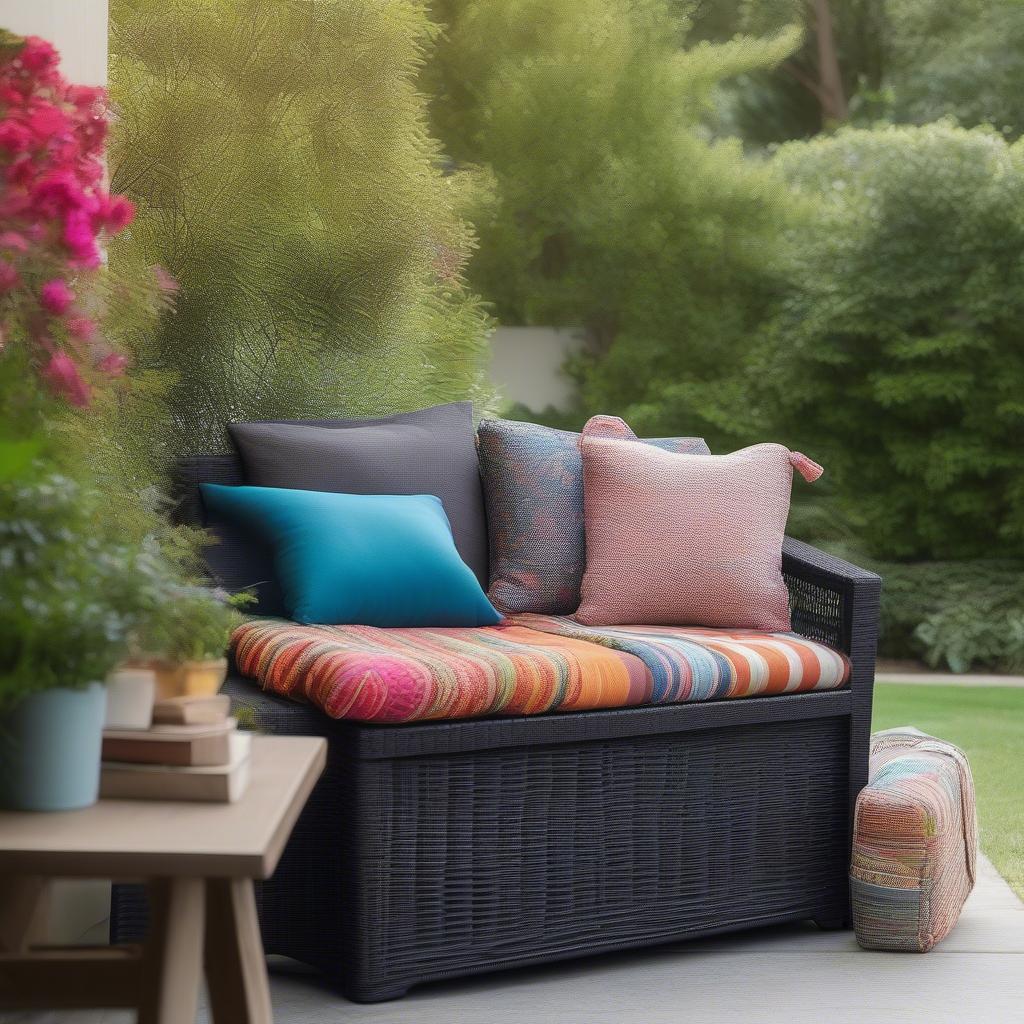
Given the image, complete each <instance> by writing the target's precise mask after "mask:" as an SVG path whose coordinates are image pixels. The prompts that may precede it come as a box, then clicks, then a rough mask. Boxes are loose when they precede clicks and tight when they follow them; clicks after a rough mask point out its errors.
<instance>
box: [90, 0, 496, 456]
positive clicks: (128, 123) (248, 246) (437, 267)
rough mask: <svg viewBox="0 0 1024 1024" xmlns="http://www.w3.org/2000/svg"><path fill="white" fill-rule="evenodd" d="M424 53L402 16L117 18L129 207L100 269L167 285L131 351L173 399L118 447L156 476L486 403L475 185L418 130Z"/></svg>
mask: <svg viewBox="0 0 1024 1024" xmlns="http://www.w3.org/2000/svg"><path fill="white" fill-rule="evenodd" d="M433 35H434V30H433V28H432V26H431V24H430V22H429V21H428V19H427V15H426V13H425V11H424V9H423V7H422V5H421V4H419V3H417V2H414V0H204V2H203V3H200V4H196V3H195V2H193V0H114V2H112V3H111V93H112V96H113V97H114V99H115V101H116V103H117V107H118V111H119V122H118V124H117V126H116V130H115V131H114V133H113V152H112V155H111V161H110V169H111V181H112V183H113V187H115V188H117V189H118V190H120V191H123V192H124V193H126V194H127V195H129V196H131V198H132V199H133V201H134V202H135V204H136V209H137V217H136V221H135V223H134V225H133V227H132V231H131V235H130V238H128V239H126V243H125V245H124V246H121V247H119V248H118V250H117V251H116V252H113V253H112V254H111V259H112V262H114V263H117V261H119V260H121V259H124V260H127V261H130V262H132V263H136V264H140V265H144V264H159V265H161V266H162V267H164V268H165V269H166V271H167V272H168V273H169V275H170V276H171V277H172V278H173V279H174V281H175V282H176V285H177V293H176V297H175V299H176V301H175V311H174V312H173V314H172V313H170V312H168V313H167V314H166V315H164V316H163V317H162V318H161V320H160V322H159V324H158V325H157V327H156V329H155V330H151V331H143V332H140V333H139V334H138V335H137V336H136V337H135V338H134V339H133V343H132V346H131V347H132V348H133V350H134V352H135V354H136V363H137V366H138V367H139V369H140V371H158V372H159V373H160V374H162V375H164V379H165V381H166V386H165V387H164V388H163V391H162V396H161V400H160V402H159V403H155V404H154V405H152V406H149V405H147V403H146V402H140V403H139V404H138V405H137V406H136V408H135V409H134V410H133V411H132V417H131V418H130V419H129V420H128V424H129V426H128V428H127V429H128V430H130V431H132V432H135V433H137V434H138V435H139V436H143V437H145V438H146V439H147V441H148V442H149V444H150V445H151V446H152V447H153V448H154V449H156V450H157V451H158V452H162V453H163V454H164V456H165V457H171V456H176V455H180V454H187V453H195V452H200V451H211V450H218V449H221V448H223V447H225V446H226V444H227V441H226V436H225V433H224V430H223V424H224V423H225V422H226V421H229V420H239V419H253V418H256V419H259V418H302V417H318V416H331V415H339V414H342V415H344V414H351V415H359V414H374V413H379V412H382V411H387V410H394V409H401V408H411V407H415V406H422V405H427V404H430V403H432V402H439V401H448V400H452V399H457V398H458V399H461V398H466V397H478V398H479V397H486V395H487V391H486V389H485V387H484V386H483V384H482V359H483V355H484V352H485V348H486V337H487V334H488V330H489V324H490V321H489V318H488V316H487V315H486V313H485V312H484V310H483V308H482V306H481V303H480V301H479V300H478V299H477V298H476V297H475V296H474V295H472V294H471V293H470V292H469V291H468V290H467V288H466V287H465V285H464V283H463V279H462V268H463V264H464V262H465V260H466V259H467V257H468V255H469V254H470V252H471V251H472V249H473V246H474V238H473V234H472V231H471V229H470V227H469V224H468V222H467V220H466V217H465V215H464V211H465V210H467V209H468V207H469V204H470V203H471V201H473V200H474V196H475V193H476V192H477V190H478V188H479V187H480V183H479V180H478V178H476V177H475V176H473V175H471V174H466V173H449V171H448V170H446V168H445V167H444V166H443V160H442V154H441V151H440V149H439V147H438V145H437V143H436V141H435V140H434V139H433V138H432V137H431V135H430V133H429V131H428V128H427V123H426V101H425V99H424V97H423V95H422V94H421V93H420V91H419V87H418V84H417V75H418V73H419V71H420V68H421V66H422V64H423V62H424V61H425V60H426V58H427V56H428V54H429V51H430V48H431V46H432V43H433ZM164 410H166V413H167V414H166V415H165V414H164Z"/></svg>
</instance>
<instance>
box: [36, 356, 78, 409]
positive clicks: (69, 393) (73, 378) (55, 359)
mask: <svg viewBox="0 0 1024 1024" xmlns="http://www.w3.org/2000/svg"><path fill="white" fill-rule="evenodd" d="M43 379H44V380H45V381H46V383H47V384H48V385H49V386H50V390H51V391H53V393H54V394H55V395H59V396H60V397H61V398H65V399H67V401H68V402H70V403H71V404H72V405H78V406H82V405H88V404H89V385H88V384H86V382H85V381H84V380H82V377H81V374H79V372H78V367H76V366H75V364H74V363H73V362H72V360H71V357H70V356H69V355H68V354H67V353H66V352H54V353H53V355H52V356H51V357H50V361H49V362H48V363H47V364H46V366H45V367H44V368H43Z"/></svg>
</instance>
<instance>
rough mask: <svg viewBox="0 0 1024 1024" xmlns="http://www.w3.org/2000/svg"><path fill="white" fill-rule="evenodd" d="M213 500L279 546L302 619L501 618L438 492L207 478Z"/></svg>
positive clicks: (280, 564)
mask: <svg viewBox="0 0 1024 1024" xmlns="http://www.w3.org/2000/svg"><path fill="white" fill-rule="evenodd" d="M200 488H201V490H202V494H203V501H204V502H205V503H206V505H207V507H208V508H209V509H211V510H212V511H214V512H216V513H217V514H218V515H219V516H222V517H223V518H225V519H228V520H231V521H234V522H236V523H238V524H239V525H240V526H241V527H242V528H243V529H247V530H250V531H252V532H253V533H255V534H257V536H259V537H260V538H261V539H262V540H264V541H265V542H266V543H267V545H268V546H269V547H270V548H271V550H272V551H273V552H274V564H275V567H276V569H277V576H278V582H279V583H280V584H281V590H282V593H283V594H284V602H285V606H286V608H287V611H288V614H289V616H290V617H291V618H293V619H294V620H295V621H296V622H302V623H324V624H328V625H335V624H339V623H345V624H349V625H363V626H492V625H494V624H495V623H496V622H499V621H500V620H501V616H500V615H499V614H498V613H497V612H496V611H495V610H494V608H493V606H492V605H491V603H490V602H489V601H488V600H487V598H486V596H485V595H484V592H483V590H481V588H480V583H479V582H478V580H477V578H476V576H475V575H474V573H473V570H472V569H470V568H469V566H467V565H466V563H465V562H463V561H462V559H461V558H460V557H459V553H458V551H457V550H456V548H455V541H454V540H452V531H451V527H450V526H449V525H448V517H447V516H446V515H445V513H444V507H443V506H442V505H441V500H440V498H436V497H434V495H432V494H333V493H326V492H323V491H300V490H292V489H291V488H282V487H226V486H224V485H222V484H201V485H200Z"/></svg>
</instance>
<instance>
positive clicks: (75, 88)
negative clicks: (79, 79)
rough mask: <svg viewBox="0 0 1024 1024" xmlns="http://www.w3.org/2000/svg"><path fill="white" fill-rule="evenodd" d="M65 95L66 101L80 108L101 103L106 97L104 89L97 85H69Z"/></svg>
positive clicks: (84, 108) (87, 107)
mask: <svg viewBox="0 0 1024 1024" xmlns="http://www.w3.org/2000/svg"><path fill="white" fill-rule="evenodd" d="M66 95H67V100H68V102H69V103H73V104H74V105H75V106H76V107H78V108H79V109H80V110H87V109H89V108H90V107H95V106H98V105H102V104H103V103H105V102H106V99H107V91H106V89H103V88H102V87H101V86H98V85H69V86H68V91H67V93H66Z"/></svg>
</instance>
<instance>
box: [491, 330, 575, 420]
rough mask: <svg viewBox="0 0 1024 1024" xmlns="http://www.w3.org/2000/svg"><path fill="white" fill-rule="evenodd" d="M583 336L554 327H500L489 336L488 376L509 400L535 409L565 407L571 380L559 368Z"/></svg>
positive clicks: (571, 387)
mask: <svg viewBox="0 0 1024 1024" xmlns="http://www.w3.org/2000/svg"><path fill="white" fill-rule="evenodd" d="M582 345H583V339H582V337H581V336H580V335H579V334H577V333H576V332H575V331H568V330H559V329H558V328H555V327H499V328H498V329H497V330H496V331H495V332H494V335H493V337H492V338H491V363H490V371H489V372H490V378H491V383H492V384H494V385H495V386H496V387H497V388H498V390H499V391H500V392H501V394H502V397H503V398H505V399H507V400H508V401H510V402H522V403H523V405H526V406H528V407H529V408H530V409H533V410H534V411H535V412H540V411H541V410H542V409H545V408H547V406H549V405H552V406H554V407H555V408H556V409H565V408H566V407H567V406H568V404H569V402H570V401H571V399H572V392H573V385H572V381H570V380H569V378H568V377H566V376H565V374H564V373H563V372H562V365H563V364H564V363H565V359H566V356H568V355H570V354H571V353H572V352H576V351H579V349H580V348H581V347H582Z"/></svg>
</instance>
